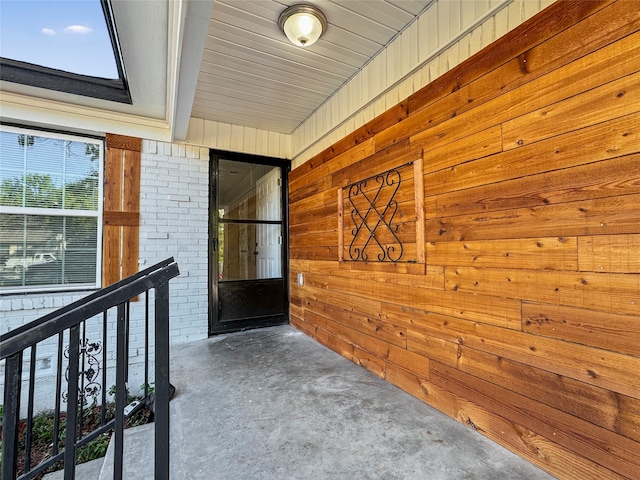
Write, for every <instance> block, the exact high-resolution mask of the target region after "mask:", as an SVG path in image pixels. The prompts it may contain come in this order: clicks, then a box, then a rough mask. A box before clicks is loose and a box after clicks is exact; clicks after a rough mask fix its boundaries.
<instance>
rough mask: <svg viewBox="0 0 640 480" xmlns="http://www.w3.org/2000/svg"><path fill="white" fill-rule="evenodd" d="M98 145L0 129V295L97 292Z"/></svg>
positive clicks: (101, 148)
mask: <svg viewBox="0 0 640 480" xmlns="http://www.w3.org/2000/svg"><path fill="white" fill-rule="evenodd" d="M103 157H104V143H103V141H102V140H99V139H94V138H84V137H78V136H72V135H62V134H58V133H49V132H42V131H36V130H25V129H22V128H16V127H9V126H1V127H0V294H5V293H14V292H25V291H43V290H71V289H78V288H96V287H99V286H100V264H101V244H102V221H101V219H102V175H103V171H102V165H103Z"/></svg>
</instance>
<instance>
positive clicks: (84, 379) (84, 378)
mask: <svg viewBox="0 0 640 480" xmlns="http://www.w3.org/2000/svg"><path fill="white" fill-rule="evenodd" d="M101 352H102V344H101V343H100V342H90V341H89V340H87V339H86V338H84V339H82V340H81V341H80V352H79V357H80V369H79V372H78V377H79V378H78V379H79V381H78V401H79V402H80V403H83V402H84V401H85V400H86V399H87V397H95V396H96V395H98V394H99V393H100V389H101V388H102V387H101V385H100V383H98V382H97V381H96V380H97V379H98V376H99V375H100V360H99V359H98V356H99V355H100V354H101ZM64 357H65V358H67V359H68V358H69V346H68V345H67V346H66V347H65V349H64ZM65 379H66V380H67V382H68V381H69V367H67V371H66V372H65ZM67 397H68V393H67V392H64V393H63V394H62V399H63V400H64V401H65V402H66V401H67Z"/></svg>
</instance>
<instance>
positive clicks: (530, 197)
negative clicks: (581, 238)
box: [437, 146, 640, 217]
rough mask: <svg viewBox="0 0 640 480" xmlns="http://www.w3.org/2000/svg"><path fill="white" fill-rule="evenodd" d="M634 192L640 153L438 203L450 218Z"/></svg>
mask: <svg viewBox="0 0 640 480" xmlns="http://www.w3.org/2000/svg"><path fill="white" fill-rule="evenodd" d="M576 148H577V146H576ZM633 193H640V154H633V155H628V156H625V157H618V158H614V159H611V160H603V161H600V162H595V163H588V164H586V165H579V166H575V167H573V168H564V169H561V170H554V171H551V172H545V173H541V174H537V175H530V176H527V177H522V178H516V179H513V180H508V181H505V182H499V183H493V184H490V185H483V186H480V187H474V188H468V189H466V190H462V191H458V192H452V193H449V194H443V195H438V199H437V204H438V214H439V215H440V216H445V217H446V216H450V215H464V214H470V213H482V212H491V211H498V210H510V209H514V208H524V207H533V206H536V205H550V204H557V203H566V202H575V201H579V200H588V199H594V198H603V197H612V196H617V195H628V194H633Z"/></svg>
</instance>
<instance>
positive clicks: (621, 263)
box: [578, 234, 640, 273]
mask: <svg viewBox="0 0 640 480" xmlns="http://www.w3.org/2000/svg"><path fill="white" fill-rule="evenodd" d="M638 252H640V234H636V235H598V236H585V237H580V238H579V240H578V265H579V269H580V270H583V271H593V272H614V273H640V254H638Z"/></svg>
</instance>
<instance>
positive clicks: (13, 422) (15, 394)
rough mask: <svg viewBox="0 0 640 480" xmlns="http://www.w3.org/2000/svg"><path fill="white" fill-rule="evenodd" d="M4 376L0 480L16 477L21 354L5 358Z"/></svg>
mask: <svg viewBox="0 0 640 480" xmlns="http://www.w3.org/2000/svg"><path fill="white" fill-rule="evenodd" d="M4 368H5V375H4V381H5V385H4V410H3V416H4V418H3V421H2V452H3V454H2V478H15V477H17V475H18V422H19V419H20V390H21V386H22V385H21V382H22V352H18V353H16V354H14V355H11V356H10V357H9V358H7V363H6V364H5V367H4Z"/></svg>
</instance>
